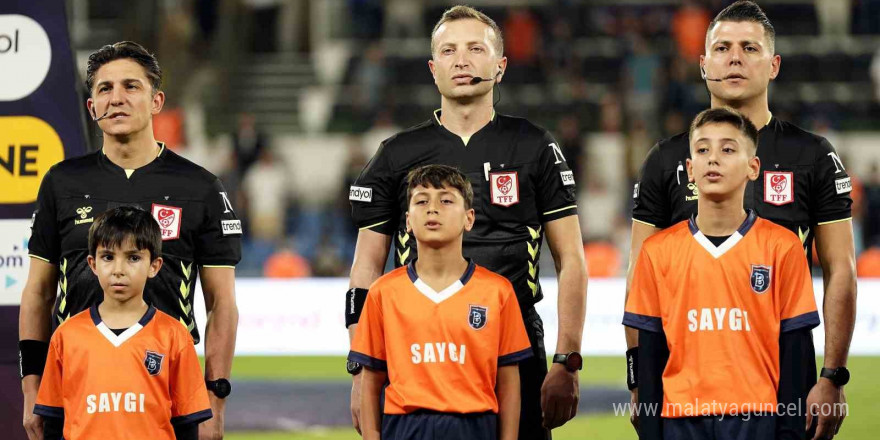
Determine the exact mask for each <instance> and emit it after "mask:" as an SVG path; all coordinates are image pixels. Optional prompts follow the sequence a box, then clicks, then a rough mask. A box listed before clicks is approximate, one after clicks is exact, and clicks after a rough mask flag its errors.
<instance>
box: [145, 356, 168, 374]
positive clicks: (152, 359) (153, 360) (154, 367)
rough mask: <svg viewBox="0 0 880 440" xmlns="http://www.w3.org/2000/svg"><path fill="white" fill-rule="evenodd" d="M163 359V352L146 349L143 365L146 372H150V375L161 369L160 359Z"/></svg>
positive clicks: (157, 372)
mask: <svg viewBox="0 0 880 440" xmlns="http://www.w3.org/2000/svg"><path fill="white" fill-rule="evenodd" d="M163 359H165V355H164V354H159V353H156V352H155V351H150V350H147V355H146V356H145V357H144V367H146V368H147V373H150V376H155V375H157V374H159V372H160V371H162V360H163Z"/></svg>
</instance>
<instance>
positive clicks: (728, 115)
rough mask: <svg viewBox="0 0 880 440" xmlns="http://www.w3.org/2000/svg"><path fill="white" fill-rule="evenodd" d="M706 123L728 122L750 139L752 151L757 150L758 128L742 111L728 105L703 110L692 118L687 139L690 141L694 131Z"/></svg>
mask: <svg viewBox="0 0 880 440" xmlns="http://www.w3.org/2000/svg"><path fill="white" fill-rule="evenodd" d="M708 124H730V125H732V126H734V127H736V129H737V130H739V131H740V132H742V134H744V135H746V137H747V138H748V139H749V140H751V141H752V145H753V146H754V147H753V149H752V153H754V152H756V151H757V149H758V129H757V128H755V124H752V121H750V120H749V118H747V117H745V115H743V114H742V113H740V112H738V111H736V110H734V109H732V108H730V107H719V108H710V109H708V110H703V111H701V112H700V114H698V115H697V117H696V118H694V122H692V123H691V129H690V130H689V131H688V140H689V141H690V139H691V138H692V137H693V136H694V131H696V130H697V129H698V128H700V127H702V126H704V125H708Z"/></svg>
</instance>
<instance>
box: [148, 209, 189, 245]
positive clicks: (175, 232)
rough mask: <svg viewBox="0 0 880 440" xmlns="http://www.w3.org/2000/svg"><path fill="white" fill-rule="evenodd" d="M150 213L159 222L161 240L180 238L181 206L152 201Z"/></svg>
mask: <svg viewBox="0 0 880 440" xmlns="http://www.w3.org/2000/svg"><path fill="white" fill-rule="evenodd" d="M152 213H153V218H154V219H156V222H157V223H159V229H160V230H161V231H162V241H165V240H176V239H178V238H180V223H181V217H182V216H183V208H178V207H176V206H166V205H158V204H156V203H153V208H152Z"/></svg>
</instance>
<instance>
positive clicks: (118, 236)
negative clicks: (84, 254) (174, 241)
mask: <svg viewBox="0 0 880 440" xmlns="http://www.w3.org/2000/svg"><path fill="white" fill-rule="evenodd" d="M129 239H130V240H132V241H134V246H135V247H136V248H138V250H143V249H146V250H148V251H150V261H153V260H155V259H157V258H159V257H161V256H162V231H160V230H159V224H158V223H156V220H154V219H153V216H151V215H150V213H148V212H147V211H144V210H142V209H139V208H135V207H133V206H120V207H118V208H113V209H110V210H109V211H106V212H104V213H102V214H101V215H99V216H98V217H97V218H95V222H94V223H92V227H90V228H89V255H91V256H92V257H94V256H95V252H97V250H98V246H104V247H105V248H113V247H116V246H120V245H122V244H123V243H124V242H125V241H126V240H129Z"/></svg>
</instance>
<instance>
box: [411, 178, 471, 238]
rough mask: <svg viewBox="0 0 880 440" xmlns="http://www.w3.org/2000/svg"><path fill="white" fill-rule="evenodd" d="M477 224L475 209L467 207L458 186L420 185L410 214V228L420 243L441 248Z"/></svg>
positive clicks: (413, 192)
mask: <svg viewBox="0 0 880 440" xmlns="http://www.w3.org/2000/svg"><path fill="white" fill-rule="evenodd" d="M473 227H474V210H473V209H465V208H464V197H462V195H461V192H459V191H458V190H457V189H455V188H451V187H448V186H444V187H443V188H439V189H438V188H429V187H425V186H421V185H419V186H417V187H416V188H414V189H413V190H412V196H411V197H410V199H409V209H408V211H407V213H406V229H407V231H411V232H412V233H413V235H415V236H416V239H417V240H418V241H419V244H420V245H421V244H423V243H424V244H427V245H429V246H432V247H435V246H436V247H440V246H443V245H446V244H447V243H449V242H451V241H454V240H456V239H458V240H460V239H461V235H462V233H464V231H470V230H471V228H473Z"/></svg>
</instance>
